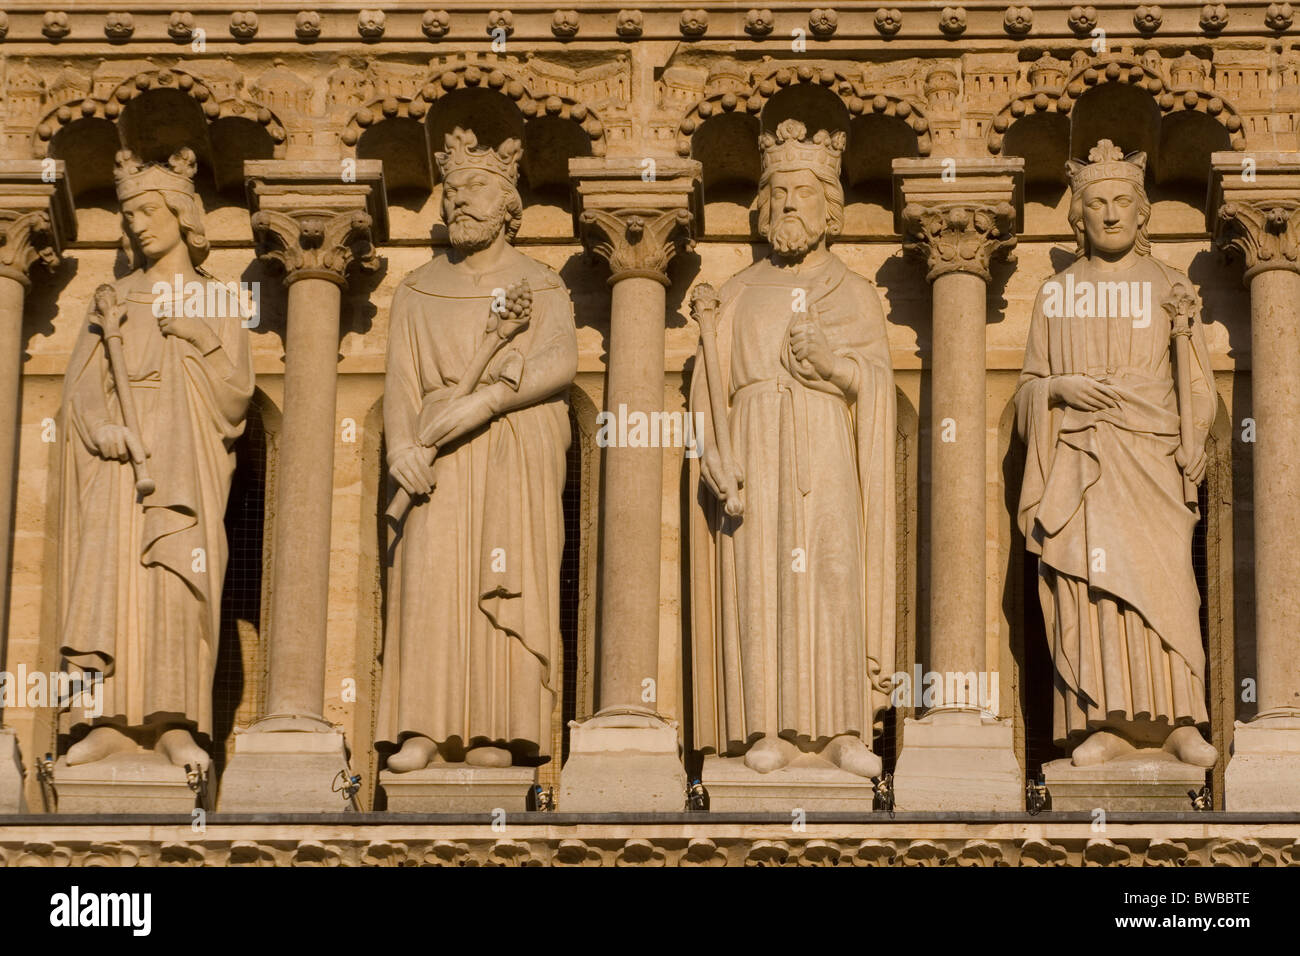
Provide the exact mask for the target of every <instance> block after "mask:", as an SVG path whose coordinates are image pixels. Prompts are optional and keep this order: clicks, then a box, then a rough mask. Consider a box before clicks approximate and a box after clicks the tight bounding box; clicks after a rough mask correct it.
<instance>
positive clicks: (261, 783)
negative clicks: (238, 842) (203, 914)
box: [55, 730, 350, 813]
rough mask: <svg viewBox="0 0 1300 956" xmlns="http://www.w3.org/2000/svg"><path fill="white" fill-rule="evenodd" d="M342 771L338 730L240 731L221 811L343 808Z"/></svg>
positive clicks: (225, 779) (328, 810) (343, 748)
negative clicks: (306, 731)
mask: <svg viewBox="0 0 1300 956" xmlns="http://www.w3.org/2000/svg"><path fill="white" fill-rule="evenodd" d="M340 771H342V772H343V773H344V775H345V776H346V775H347V772H348V756H347V748H346V746H345V745H344V743H343V734H342V733H340V732H339V731H337V730H334V731H323V732H315V733H302V732H294V731H280V732H276V731H269V732H268V731H258V730H245V731H242V732H236V733H235V750H234V755H233V756H232V757H231V760H230V764H229V766H228V767H227V768H226V772H225V773H224V774H223V775H222V777H221V794H220V797H219V798H218V800H217V810H218V811H220V812H222V813H313V812H320V813H342V812H343V811H344V810H347V809H349V807H350V804H349V802H348V801H347V800H345V799H344V797H343V793H342V787H343V781H342V780H341V779H340V777H339V772H340ZM57 779H58V778H57V777H56V778H55V780H56V781H57Z"/></svg>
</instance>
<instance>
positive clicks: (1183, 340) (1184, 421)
mask: <svg viewBox="0 0 1300 956" xmlns="http://www.w3.org/2000/svg"><path fill="white" fill-rule="evenodd" d="M1162 305H1163V307H1164V310H1165V311H1166V312H1168V313H1169V317H1170V319H1171V322H1172V326H1173V328H1172V330H1171V331H1170V333H1169V334H1170V337H1171V338H1172V339H1173V340H1174V362H1175V364H1176V365H1177V368H1176V369H1175V375H1176V378H1175V384H1176V386H1177V389H1178V440H1179V444H1180V445H1181V446H1182V449H1183V458H1184V460H1185V461H1186V462H1187V463H1188V464H1190V463H1191V460H1192V446H1193V444H1194V442H1195V438H1194V434H1193V431H1194V427H1193V426H1194V423H1193V421H1192V366H1191V362H1192V341H1191V340H1192V317H1193V315H1194V314H1195V312H1196V299H1195V297H1194V296H1192V295H1191V294H1190V293H1189V292H1188V291H1187V290H1186V289H1185V288H1183V286H1182V285H1176V286H1174V288H1173V289H1172V290H1171V291H1170V295H1169V298H1168V299H1166V300H1165V301H1164V302H1163V303H1162ZM1182 475H1183V502H1184V503H1185V504H1186V505H1187V506H1188V507H1189V508H1195V507H1196V505H1197V503H1198V501H1199V500H1200V496H1199V495H1198V494H1197V492H1196V482H1194V481H1192V479H1191V478H1190V477H1189V476H1188V474H1187V471H1186V468H1185V467H1184V469H1183V471H1182Z"/></svg>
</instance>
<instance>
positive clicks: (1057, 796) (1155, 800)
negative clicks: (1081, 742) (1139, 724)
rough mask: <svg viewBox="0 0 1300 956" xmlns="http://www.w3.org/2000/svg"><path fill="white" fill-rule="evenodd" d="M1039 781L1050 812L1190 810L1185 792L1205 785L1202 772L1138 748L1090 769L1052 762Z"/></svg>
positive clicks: (1172, 758) (1158, 752)
mask: <svg viewBox="0 0 1300 956" xmlns="http://www.w3.org/2000/svg"><path fill="white" fill-rule="evenodd" d="M1043 781H1044V782H1045V783H1046V784H1047V789H1048V791H1049V792H1050V793H1051V795H1052V809H1053V810H1075V811H1085V812H1087V811H1092V810H1095V809H1097V808H1098V807H1100V808H1101V809H1103V810H1107V811H1118V810H1147V811H1161V812H1165V813H1185V812H1187V811H1190V810H1191V809H1192V800H1191V797H1189V796H1188V795H1187V791H1189V790H1200V789H1201V787H1203V786H1205V769H1204V768H1203V767H1193V766H1192V765H1191V764H1185V763H1182V762H1181V761H1179V760H1178V759H1176V758H1175V757H1174V756H1173V755H1172V754H1169V753H1165V752H1164V751H1163V750H1139V751H1136V752H1135V753H1131V754H1125V755H1124V756H1122V757H1117V758H1116V759H1114V760H1108V761H1107V762H1106V763H1103V764H1098V765H1097V766H1094V767H1076V766H1074V765H1073V764H1072V763H1070V761H1069V759H1068V758H1067V759H1062V760H1053V761H1052V762H1051V763H1049V764H1045V765H1044V767H1043Z"/></svg>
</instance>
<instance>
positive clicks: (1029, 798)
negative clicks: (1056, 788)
mask: <svg viewBox="0 0 1300 956" xmlns="http://www.w3.org/2000/svg"><path fill="white" fill-rule="evenodd" d="M1025 809H1026V810H1028V811H1029V815H1030V816H1031V817H1033V816H1037V815H1038V814H1039V813H1041V812H1042V811H1044V810H1050V809H1052V793H1051V791H1050V790H1048V789H1047V783H1046V781H1045V780H1044V779H1043V778H1042V777H1039V778H1038V781H1037V782H1030V783H1027V784H1025Z"/></svg>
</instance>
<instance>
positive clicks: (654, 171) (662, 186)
mask: <svg viewBox="0 0 1300 956" xmlns="http://www.w3.org/2000/svg"><path fill="white" fill-rule="evenodd" d="M569 175H570V177H572V179H573V190H574V203H573V208H574V224H575V227H576V230H577V233H578V235H579V236H580V237H581V239H582V242H583V245H585V246H586V248H587V251H588V252H590V253H593V254H595V255H598V256H600V257H601V258H603V259H604V260H605V261H607V262H608V263H609V268H610V271H611V272H612V275H611V276H610V283H611V284H613V283H615V282H618V281H619V280H621V279H626V278H628V277H631V276H642V277H645V278H651V279H655V280H656V281H658V282H662V283H663V284H664V285H667V284H668V263H669V262H671V261H672V259H673V257H674V256H675V255H676V254H677V253H678V252H679V251H680V250H681V249H683V248H690V246H691V245H692V243H693V241H694V236H695V235H696V234H697V230H699V229H701V228H702V227H703V222H702V218H703V209H704V206H703V202H702V195H701V189H700V177H701V171H700V164H699V163H698V162H697V161H695V160H681V159H644V160H631V159H622V160H620V159H604V158H592V157H582V158H578V159H572V160H570V161H569Z"/></svg>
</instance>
